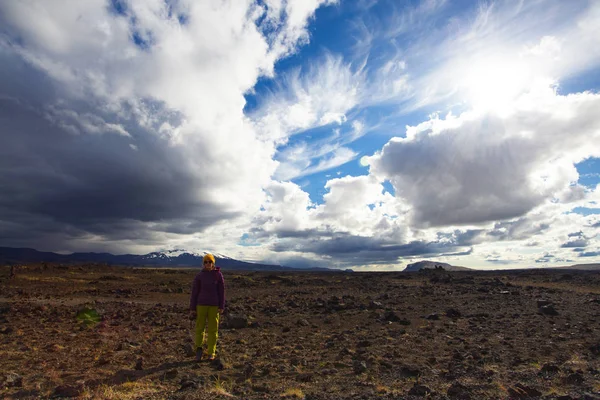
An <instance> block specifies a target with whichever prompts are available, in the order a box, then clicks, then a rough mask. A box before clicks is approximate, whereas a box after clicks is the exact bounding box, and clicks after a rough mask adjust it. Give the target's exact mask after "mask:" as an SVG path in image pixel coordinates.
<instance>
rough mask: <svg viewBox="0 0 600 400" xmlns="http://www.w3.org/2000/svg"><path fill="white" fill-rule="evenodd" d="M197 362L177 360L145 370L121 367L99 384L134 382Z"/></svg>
mask: <svg viewBox="0 0 600 400" xmlns="http://www.w3.org/2000/svg"><path fill="white" fill-rule="evenodd" d="M194 364H197V362H196V361H195V360H190V361H177V362H168V363H164V364H161V365H158V366H156V367H153V368H148V369H143V370H135V369H121V370H119V371H117V372H115V374H114V375H113V376H112V377H110V378H108V379H105V380H104V381H102V382H100V383H99V384H98V385H120V384H121V383H125V382H133V381H137V380H138V379H141V378H143V377H145V376H148V375H152V374H155V373H157V372H161V371H169V370H172V369H175V368H181V367H187V366H192V365H194Z"/></svg>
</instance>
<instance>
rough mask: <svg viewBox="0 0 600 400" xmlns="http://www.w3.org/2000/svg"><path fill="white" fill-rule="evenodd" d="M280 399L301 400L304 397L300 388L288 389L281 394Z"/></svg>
mask: <svg viewBox="0 0 600 400" xmlns="http://www.w3.org/2000/svg"><path fill="white" fill-rule="evenodd" d="M281 397H288V398H296V399H303V398H304V397H305V395H304V392H303V391H302V389H300V388H288V389H286V390H285V392H283V393H282V395H281Z"/></svg>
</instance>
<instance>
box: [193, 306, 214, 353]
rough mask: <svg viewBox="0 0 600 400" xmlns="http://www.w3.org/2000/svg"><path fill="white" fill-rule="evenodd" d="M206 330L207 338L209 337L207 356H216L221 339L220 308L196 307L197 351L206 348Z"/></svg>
mask: <svg viewBox="0 0 600 400" xmlns="http://www.w3.org/2000/svg"><path fill="white" fill-rule="evenodd" d="M207 322H208V324H207ZM207 325H208V327H207ZM205 328H206V336H208V338H207V339H208V340H207V343H206V354H208V355H214V354H215V353H216V349H217V338H218V337H219V307H218V306H196V349H199V348H202V347H203V346H204V337H205V335H204V330H205Z"/></svg>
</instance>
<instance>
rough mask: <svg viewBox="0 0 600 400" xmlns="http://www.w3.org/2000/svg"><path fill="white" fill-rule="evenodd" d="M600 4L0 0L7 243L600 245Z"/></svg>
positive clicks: (287, 255)
mask: <svg viewBox="0 0 600 400" xmlns="http://www.w3.org/2000/svg"><path fill="white" fill-rule="evenodd" d="M599 183H600V2H599V1H597V0H570V1H563V0H526V1H525V0H523V1H518V0H486V1H464V0H421V1H418V0H411V1H408V0H407V1H383V0H381V1H377V0H352V1H350V0H347V1H344V0H338V1H336V0H260V1H250V0H235V1H234V0H229V1H225V0H223V1H213V0H206V1H192V0H87V1H78V0H56V1H54V2H46V1H41V0H40V1H34V0H32V1H14V0H0V246H10V247H31V248H35V249H38V250H41V251H54V252H60V253H70V252H87V251H93V252H111V253H113V254H124V253H133V254H145V253H149V252H153V251H161V250H168V249H186V250H190V251H210V252H215V253H219V254H225V255H227V256H229V257H233V258H236V259H240V260H246V261H255V262H267V263H276V264H281V265H286V266H294V267H313V266H320V267H329V268H339V269H346V268H352V269H354V270H356V271H367V270H382V271H385V270H401V269H404V268H405V267H406V265H408V264H410V263H413V262H416V261H420V260H436V261H440V262H447V263H450V264H452V265H461V266H466V267H471V268H478V269H499V268H502V269H504V268H524V267H525V268H541V267H555V266H561V265H572V264H584V263H598V262H600V205H599V202H600V186H599Z"/></svg>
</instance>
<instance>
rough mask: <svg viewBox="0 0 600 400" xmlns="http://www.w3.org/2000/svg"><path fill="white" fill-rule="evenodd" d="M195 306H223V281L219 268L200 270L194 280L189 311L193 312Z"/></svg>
mask: <svg viewBox="0 0 600 400" xmlns="http://www.w3.org/2000/svg"><path fill="white" fill-rule="evenodd" d="M196 306H219V308H220V309H222V308H223V307H224V306H225V280H224V279H223V274H222V273H221V268H219V267H216V268H215V269H213V270H212V271H206V270H204V269H203V270H202V271H200V272H199V273H198V275H196V277H195V278H194V284H193V285H192V296H191V298H190V310H192V311H195V310H196Z"/></svg>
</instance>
